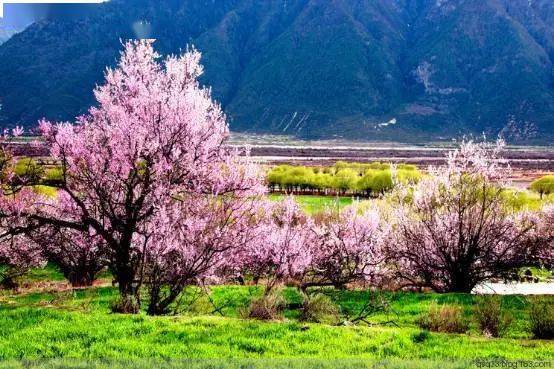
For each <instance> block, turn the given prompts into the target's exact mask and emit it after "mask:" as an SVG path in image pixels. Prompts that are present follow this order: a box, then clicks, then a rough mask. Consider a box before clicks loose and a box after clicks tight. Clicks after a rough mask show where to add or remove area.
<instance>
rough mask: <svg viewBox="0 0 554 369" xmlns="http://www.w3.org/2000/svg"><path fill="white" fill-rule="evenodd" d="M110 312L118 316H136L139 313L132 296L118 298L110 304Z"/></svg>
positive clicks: (137, 305) (136, 302) (136, 303)
mask: <svg viewBox="0 0 554 369" xmlns="http://www.w3.org/2000/svg"><path fill="white" fill-rule="evenodd" d="M110 310H111V311H112V313H118V314H136V313H138V312H139V304H138V301H137V300H136V299H135V297H133V296H128V297H118V298H117V299H116V300H114V301H113V302H112V303H111V305H110Z"/></svg>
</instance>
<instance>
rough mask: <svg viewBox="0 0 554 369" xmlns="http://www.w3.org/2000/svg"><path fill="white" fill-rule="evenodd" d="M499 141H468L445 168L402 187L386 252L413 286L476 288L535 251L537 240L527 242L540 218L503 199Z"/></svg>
mask: <svg viewBox="0 0 554 369" xmlns="http://www.w3.org/2000/svg"><path fill="white" fill-rule="evenodd" d="M501 147H502V146H501V145H496V146H494V147H490V145H487V144H477V143H474V142H471V141H470V142H464V143H462V145H461V147H460V148H459V149H457V150H454V151H452V152H451V153H450V154H449V157H448V164H447V166H446V168H431V169H430V175H429V176H427V177H425V178H423V179H422V180H421V181H420V182H419V183H418V184H417V185H416V186H415V187H414V188H413V189H404V190H400V191H403V192H404V193H403V195H401V196H400V202H399V203H397V204H395V206H396V212H395V213H394V218H395V220H396V221H395V234H394V236H393V237H392V238H391V240H390V244H389V246H388V255H389V258H390V259H389V260H390V263H391V264H393V265H395V266H396V274H397V276H398V277H400V278H401V279H403V280H404V281H405V282H406V284H407V285H411V286H419V287H430V288H432V289H434V290H435V291H440V292H451V291H457V292H470V291H471V290H472V289H473V287H475V285H477V284H478V283H480V282H483V281H485V280H488V279H491V278H501V277H505V276H507V275H508V274H509V273H510V272H512V271H513V270H514V269H515V268H518V267H521V266H523V265H525V264H526V262H528V261H529V257H530V256H532V255H536V254H537V252H538V250H537V249H536V247H537V243H536V242H527V240H528V236H529V235H530V234H531V232H533V229H534V228H535V227H536V224H537V223H536V221H535V220H534V218H533V217H530V216H526V215H525V214H520V215H516V214H513V213H512V212H511V211H509V210H508V209H507V207H506V206H505V204H504V199H503V196H502V191H503V190H502V187H503V185H504V184H505V178H506V177H505V173H506V170H507V167H506V166H505V165H503V163H502V161H501V160H500V159H499V156H498V154H499V152H500V149H501Z"/></svg>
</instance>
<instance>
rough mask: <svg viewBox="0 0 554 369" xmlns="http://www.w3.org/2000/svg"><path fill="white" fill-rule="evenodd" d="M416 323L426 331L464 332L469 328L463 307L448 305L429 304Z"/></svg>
mask: <svg viewBox="0 0 554 369" xmlns="http://www.w3.org/2000/svg"><path fill="white" fill-rule="evenodd" d="M418 325H419V327H420V328H422V329H425V330H428V331H433V332H445V333H465V332H467V330H468V329H469V324H468V322H467V320H466V319H465V318H464V315H463V309H462V308H461V307H458V306H450V305H442V306H438V305H437V304H433V305H431V307H430V308H429V311H428V312H427V313H426V314H423V315H421V316H420V317H419V319H418Z"/></svg>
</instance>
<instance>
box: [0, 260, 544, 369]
mask: <svg viewBox="0 0 554 369" xmlns="http://www.w3.org/2000/svg"><path fill="white" fill-rule="evenodd" d="M60 280H61V276H60V274H59V273H57V272H56V271H55V270H54V269H53V268H52V267H49V268H47V269H44V270H40V271H34V272H33V273H32V274H31V275H30V276H29V277H28V278H26V280H25V281H24V283H23V285H24V288H23V289H22V291H21V292H20V293H10V292H7V291H3V292H2V293H1V294H0V360H21V359H43V358H58V359H59V358H73V359H94V358H113V359H140V358H160V359H169V358H183V357H186V358H206V359H216V358H281V359H284V358H314V359H340V358H358V359H371V360H393V361H394V360H400V359H409V360H415V361H414V362H413V363H412V364H413V365H414V366H399V367H410V368H411V367H429V366H426V365H427V364H429V362H427V361H426V360H431V362H433V363H435V362H437V363H438V364H437V365H439V364H440V365H439V366H440V367H442V366H441V365H444V364H443V363H442V362H443V359H446V358H449V360H450V359H458V360H462V363H463V365H462V364H460V365H462V366H455V367H472V366H466V365H471V364H469V361H470V360H472V359H476V358H489V359H491V358H504V359H513V360H515V359H529V360H531V359H533V360H539V359H550V358H553V357H554V343H553V342H552V341H545V340H535V339H531V334H530V333H529V327H528V319H527V309H528V300H527V299H526V298H525V297H521V296H509V297H505V301H504V303H505V304H506V306H507V307H508V308H509V310H510V311H511V313H512V314H513V315H514V323H513V324H512V326H511V328H510V330H509V331H508V333H507V335H506V337H505V338H486V337H484V336H483V335H482V334H481V333H480V332H479V331H478V329H477V325H476V323H475V322H473V321H472V322H471V328H470V331H469V332H468V333H466V334H443V333H430V334H428V335H427V334H425V335H421V334H420V333H421V330H420V329H419V328H418V326H417V324H416V320H417V318H418V316H419V315H420V314H421V313H422V312H424V311H426V310H427V309H428V307H429V306H430V304H432V303H433V302H437V303H439V304H454V305H460V306H462V307H463V308H464V312H465V315H466V317H467V318H468V319H470V320H471V317H472V311H473V304H474V297H473V296H471V295H467V294H442V295H439V294H434V293H408V292H402V293H389V294H383V295H382V296H384V297H386V299H387V301H389V303H390V310H389V311H388V312H387V313H378V314H375V315H373V316H370V318H369V320H370V322H371V323H372V325H371V326H368V325H365V324H364V325H347V326H344V325H339V326H331V325H325V324H315V323H312V324H306V323H301V322H299V321H298V319H297V317H298V311H297V310H286V311H285V317H284V319H283V320H280V321H271V322H262V321H256V320H250V319H243V318H241V314H240V311H241V309H243V308H244V307H245V306H247V305H248V303H249V301H250V300H251V299H252V298H253V297H255V296H258V295H259V294H260V293H261V289H260V288H258V287H255V286H250V287H249V286H214V287H212V288H211V293H210V297H211V299H212V300H213V304H212V303H209V300H208V299H207V298H205V297H204V298H200V299H198V300H196V301H195V302H194V303H190V301H192V296H193V295H194V294H193V291H192V290H191V291H190V292H189V294H187V295H186V296H185V298H184V301H183V303H182V305H181V313H180V314H179V315H176V316H163V317H150V316H147V315H145V314H144V313H141V314H139V315H136V316H131V315H117V314H112V313H110V308H109V306H110V303H111V301H113V299H115V298H116V296H117V291H116V289H114V288H113V287H111V286H110V285H109V279H104V280H103V282H104V284H103V285H101V286H98V287H93V288H89V289H81V290H74V291H73V290H70V289H63V288H61V287H63V286H64V285H63V281H60ZM324 292H325V293H327V294H328V295H329V296H330V297H331V298H332V299H333V301H334V302H335V303H337V304H338V305H339V306H340V309H341V311H342V312H343V313H345V314H351V315H355V314H356V312H357V311H358V310H359V309H360V308H361V307H362V306H363V304H364V302H365V301H366V300H367V299H368V298H369V293H368V292H366V291H358V290H355V291H336V290H326V291H324ZM283 293H284V295H285V297H286V299H287V301H288V302H289V304H295V303H299V302H300V301H301V296H300V295H299V294H298V292H296V290H295V289H292V288H287V289H285V290H284V291H283ZM189 298H190V299H189ZM187 300H188V301H187ZM553 302H554V299H553ZM291 306H292V305H291ZM216 307H217V308H219V310H220V313H216V312H214V310H215V308H216ZM389 321H393V322H394V324H385V323H386V322H389ZM421 360H423V361H421ZM426 363H427V364H426ZM412 364H410V365H412ZM399 365H400V364H399ZM402 365H404V364H402ZM419 365H421V366H419ZM429 365H430V364H429ZM262 367H263V366H262ZM395 367H396V366H395Z"/></svg>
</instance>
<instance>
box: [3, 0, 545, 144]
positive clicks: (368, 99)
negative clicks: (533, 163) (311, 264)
mask: <svg viewBox="0 0 554 369" xmlns="http://www.w3.org/2000/svg"><path fill="white" fill-rule="evenodd" d="M553 25H554V12H553V11H552V3H551V1H550V0H534V1H527V0H471V1H465V0H448V1H435V0H399V1H390V0H377V1H347V0H340V1H327V0H325V1H320V0H286V1H285V0H278V1H261V2H260V1H252V0H221V1H217V2H206V1H205V0H191V1H185V2H183V1H176V0H161V1H160V0H117V1H110V2H108V3H105V4H102V5H99V6H98V8H97V10H96V12H95V13H94V14H92V15H87V16H84V17H82V18H80V19H75V20H60V19H58V20H53V21H41V22H39V23H37V24H35V25H33V26H31V27H29V28H28V29H27V30H25V31H24V32H22V33H21V34H18V35H16V36H14V37H13V38H11V39H10V40H9V42H6V43H5V44H4V45H2V46H1V47H0V60H1V63H0V75H2V76H7V77H6V78H2V79H0V102H1V103H2V105H4V115H5V118H6V122H7V123H5V124H8V123H9V124H24V125H27V126H33V127H34V126H35V125H36V122H37V120H38V119H40V118H43V117H46V118H49V119H55V120H72V119H73V118H74V117H75V116H76V115H77V114H81V113H83V112H84V111H85V109H86V108H87V107H88V106H90V105H91V104H92V103H93V96H92V93H91V91H92V88H93V87H94V86H95V85H96V84H97V83H99V82H100V80H101V78H102V73H103V71H104V68H105V66H106V65H112V66H113V65H114V63H115V61H116V58H117V56H118V52H119V49H120V46H121V44H120V40H121V39H128V38H136V37H146V38H155V39H157V42H156V48H157V49H159V50H160V51H161V52H162V53H177V52H179V50H183V49H185V48H186V47H187V45H195V46H196V47H197V48H198V49H199V50H200V51H201V52H202V53H203V60H202V63H203V64H204V65H205V74H204V76H203V78H202V82H203V83H205V84H207V85H210V86H212V87H213V92H214V96H215V98H216V99H217V100H218V101H220V102H221V103H222V105H223V107H224V108H225V110H226V112H227V113H228V115H229V117H230V120H231V128H232V129H234V130H241V131H254V132H274V133H285V134H290V135H297V136H301V137H316V138H318V137H348V138H355V139H384V138H386V139H392V140H403V141H421V140H429V139H445V138H449V137H459V136H460V135H461V134H467V133H475V134H481V133H482V132H485V133H487V134H488V135H489V136H496V135H497V134H498V133H501V134H503V135H504V136H505V137H506V138H508V139H510V140H513V141H526V140H527V141H529V140H531V141H541V140H542V142H549V141H551V138H552V134H553V132H554V131H553V126H552V124H551V117H552V115H553V114H554V103H553V101H554V96H553V90H552V85H551V81H552V70H553V69H552V63H553V58H554V28H553ZM29 63H32V68H29Z"/></svg>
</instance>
